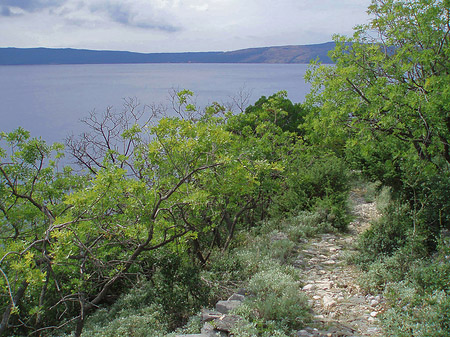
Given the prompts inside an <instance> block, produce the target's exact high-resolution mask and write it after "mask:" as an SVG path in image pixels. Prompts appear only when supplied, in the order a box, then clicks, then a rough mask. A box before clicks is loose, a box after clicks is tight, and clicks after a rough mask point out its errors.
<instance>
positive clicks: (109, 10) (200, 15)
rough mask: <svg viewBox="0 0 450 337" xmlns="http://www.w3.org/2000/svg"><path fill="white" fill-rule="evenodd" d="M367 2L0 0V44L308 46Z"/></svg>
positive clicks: (341, 28) (353, 21)
mask: <svg viewBox="0 0 450 337" xmlns="http://www.w3.org/2000/svg"><path fill="white" fill-rule="evenodd" d="M369 4H370V0H0V31H1V34H0V47H21V48H28V47H51V48H67V47H70V48H86V49H109V50H130V51H138V52H181V51H226V50H236V49H242V48H250V47H263V46H275V45H290V44H314V43H322V42H327V41H331V37H332V35H333V34H334V33H339V34H345V35H350V34H352V28H353V27H354V26H355V25H357V24H360V23H365V22H367V20H368V16H367V14H366V9H367V7H368V5H369Z"/></svg>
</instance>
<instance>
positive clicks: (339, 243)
mask: <svg viewBox="0 0 450 337" xmlns="http://www.w3.org/2000/svg"><path fill="white" fill-rule="evenodd" d="M363 195H364V191H362V190H353V191H352V193H351V202H352V211H353V215H354V221H353V222H352V223H351V224H350V226H349V233H348V234H322V235H320V236H318V237H316V238H313V239H311V240H310V241H309V243H308V245H307V247H306V248H304V249H303V250H302V251H301V252H300V255H299V257H298V262H299V263H301V264H302V265H303V268H304V275H303V281H304V282H305V286H304V287H303V290H304V291H305V292H306V293H307V295H308V296H309V297H310V303H311V305H312V308H313V310H314V315H315V316H314V321H313V323H312V324H310V325H309V326H308V327H307V328H305V329H304V330H301V331H300V332H299V333H298V336H299V337H312V336H327V337H328V336H330V337H337V336H382V333H381V329H380V328H379V327H378V324H377V315H378V314H379V313H380V311H382V310H383V299H382V298H381V297H380V296H369V295H365V294H364V293H363V292H362V291H361V289H360V288H359V287H358V285H357V278H358V275H359V272H358V270H356V268H355V267H353V266H349V265H347V264H346V263H345V254H346V253H347V252H348V251H349V250H350V249H351V247H352V244H353V243H354V241H355V240H356V238H357V236H358V234H359V233H361V232H362V231H364V230H365V229H367V228H368V227H369V226H370V221H372V220H374V219H376V218H377V217H378V216H379V214H378V212H377V210H376V207H375V203H369V202H366V201H365V199H364V198H363Z"/></svg>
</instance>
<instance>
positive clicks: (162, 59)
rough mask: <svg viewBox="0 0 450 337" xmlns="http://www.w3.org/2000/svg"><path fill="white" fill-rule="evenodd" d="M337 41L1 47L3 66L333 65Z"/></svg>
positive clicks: (1, 62)
mask: <svg viewBox="0 0 450 337" xmlns="http://www.w3.org/2000/svg"><path fill="white" fill-rule="evenodd" d="M334 46H335V43H334V42H328V43H323V44H315V45H301V46H300V45H299V46H279V47H263V48H249V49H241V50H235V51H230V52H186V53H147V54H146V53H134V52H127V51H100V50H86V49H70V48H68V49H51V48H0V65H32V64H114V63H309V62H310V60H311V59H316V58H318V59H319V60H320V61H321V62H323V63H332V61H331V59H330V58H329V57H328V51H330V50H332V49H333V48H334Z"/></svg>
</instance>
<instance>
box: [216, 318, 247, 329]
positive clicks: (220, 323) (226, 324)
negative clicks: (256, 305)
mask: <svg viewBox="0 0 450 337" xmlns="http://www.w3.org/2000/svg"><path fill="white" fill-rule="evenodd" d="M241 320H242V318H241V317H239V316H237V315H224V316H222V317H220V318H218V319H216V320H214V327H215V329H216V330H219V331H224V332H230V331H231V330H232V329H233V328H234V327H235V326H236V324H237V323H238V322H239V321H241Z"/></svg>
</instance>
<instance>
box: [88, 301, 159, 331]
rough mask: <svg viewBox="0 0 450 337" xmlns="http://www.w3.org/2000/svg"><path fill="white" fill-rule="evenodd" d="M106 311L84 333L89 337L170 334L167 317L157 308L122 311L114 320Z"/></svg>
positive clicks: (93, 319)
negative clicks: (166, 322)
mask: <svg viewBox="0 0 450 337" xmlns="http://www.w3.org/2000/svg"><path fill="white" fill-rule="evenodd" d="M113 317H114V316H110V314H109V313H108V312H107V311H106V310H102V311H100V312H98V313H96V314H95V315H93V316H92V317H91V318H90V319H89V320H88V324H86V327H85V329H84V331H83V334H82V336H83V337H88V336H93V337H115V336H125V337H147V336H155V337H163V336H165V335H166V334H167V332H168V326H167V324H165V323H164V321H165V317H164V314H162V310H161V308H160V307H157V306H149V307H146V308H144V309H141V310H136V311H134V310H122V311H121V312H119V313H118V315H116V316H115V317H114V318H113Z"/></svg>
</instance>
